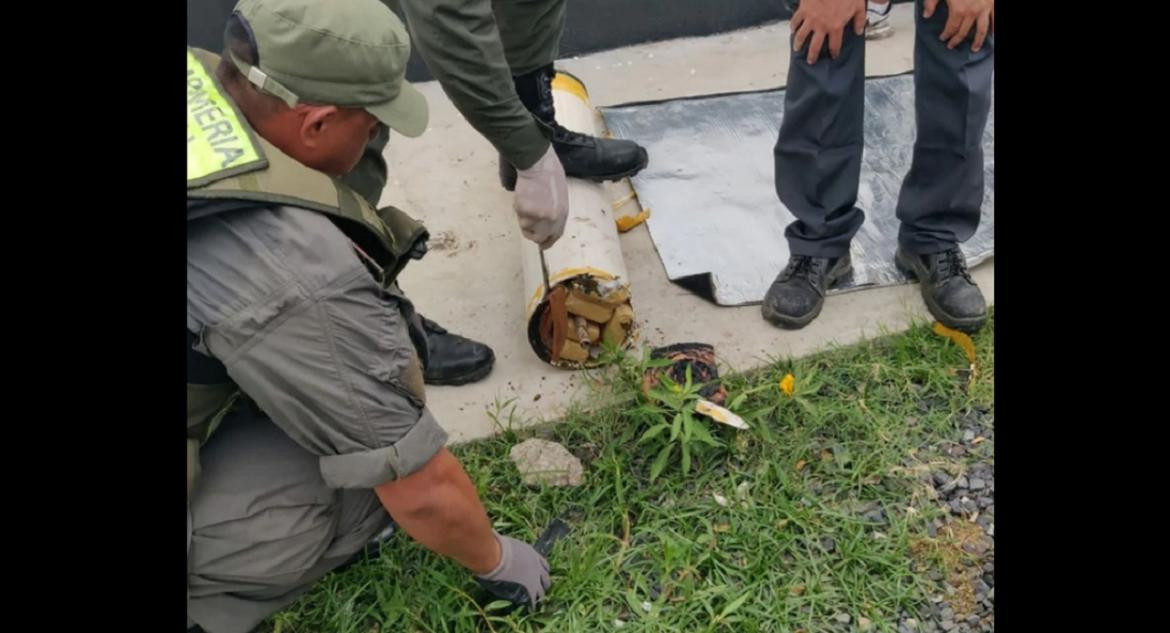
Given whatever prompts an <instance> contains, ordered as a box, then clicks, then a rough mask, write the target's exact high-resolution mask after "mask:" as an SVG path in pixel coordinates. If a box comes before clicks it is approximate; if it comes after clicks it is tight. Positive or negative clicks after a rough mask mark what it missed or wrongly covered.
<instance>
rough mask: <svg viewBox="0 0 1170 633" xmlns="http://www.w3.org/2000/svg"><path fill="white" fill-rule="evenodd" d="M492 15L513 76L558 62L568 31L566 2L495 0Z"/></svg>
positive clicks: (551, 0) (558, 0) (556, 0)
mask: <svg viewBox="0 0 1170 633" xmlns="http://www.w3.org/2000/svg"><path fill="white" fill-rule="evenodd" d="M492 12H493V13H494V14H495V16H496V26H497V27H498V28H499V29H500V42H501V43H502V44H503V45H504V57H505V58H506V59H507V60H508V66H509V67H510V68H511V69H512V76H513V77H519V76H521V75H527V74H528V73H531V72H533V71H536V70H539V69H541V68H543V67H545V66H548V65H551V64H552V63H553V61H555V60H556V58H557V53H558V52H559V51H560V47H561V34H562V33H563V32H564V30H565V0H492Z"/></svg>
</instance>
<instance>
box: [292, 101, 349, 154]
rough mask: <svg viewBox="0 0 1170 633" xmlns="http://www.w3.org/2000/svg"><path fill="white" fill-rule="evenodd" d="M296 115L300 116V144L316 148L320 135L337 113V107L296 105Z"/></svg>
mask: <svg viewBox="0 0 1170 633" xmlns="http://www.w3.org/2000/svg"><path fill="white" fill-rule="evenodd" d="M296 109H297V110H300V112H298V114H301V128H300V132H301V142H303V143H304V144H305V146H306V147H317V145H318V143H319V142H320V139H321V136H322V134H324V133H325V131H326V130H327V128H328V127H329V125H330V124H331V123H333V121H334V118H335V117H336V116H337V114H338V113H339V110H338V109H337V106H331V105H326V106H311V105H305V104H298V105H297V106H296Z"/></svg>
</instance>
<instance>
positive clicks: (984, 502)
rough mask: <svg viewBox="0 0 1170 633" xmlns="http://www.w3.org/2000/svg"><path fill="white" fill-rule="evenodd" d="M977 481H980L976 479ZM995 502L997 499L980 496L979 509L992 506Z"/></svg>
mask: <svg viewBox="0 0 1170 633" xmlns="http://www.w3.org/2000/svg"><path fill="white" fill-rule="evenodd" d="M976 481H979V480H978V479H976ZM993 503H995V500H994V499H992V498H990V497H979V509H980V510H984V509H986V508H987V507H988V506H990V505H991V504H993Z"/></svg>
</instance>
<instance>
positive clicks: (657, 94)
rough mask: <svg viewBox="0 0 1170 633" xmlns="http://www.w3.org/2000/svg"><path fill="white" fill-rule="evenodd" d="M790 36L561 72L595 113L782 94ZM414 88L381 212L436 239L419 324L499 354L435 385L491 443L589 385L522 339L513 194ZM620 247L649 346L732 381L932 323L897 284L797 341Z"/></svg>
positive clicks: (902, 25)
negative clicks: (414, 223)
mask: <svg viewBox="0 0 1170 633" xmlns="http://www.w3.org/2000/svg"><path fill="white" fill-rule="evenodd" d="M913 6H914V5H912V4H900V5H896V6H895V7H894V9H893V15H892V16H891V18H890V21H891V23H892V24H893V27H894V29H895V34H894V35H893V36H892V37H889V38H887V39H884V40H878V41H874V42H869V43H868V50H867V52H866V71H867V73H868V74H870V75H887V74H893V73H899V72H905V71H908V70H910V69H911V68H912V67H913V44H914V16H913V13H912V11H913ZM788 39H789V29H788V23H787V22H782V23H778V24H773V25H768V26H764V27H760V28H754V29H747V30H743V31H737V32H734V33H725V34H722V35H714V36H710V37H704V38H695V39H682V40H672V41H668V42H659V43H654V44H645V45H640V46H633V47H629V48H623V49H618V50H613V51H606V52H603V53H597V54H594V55H589V56H584V57H579V58H573V59H565V60H562V61H560V62H558V67H559V68H563V69H565V70H567V71H569V72H571V73H573V74H574V75H576V76H578V77H580V78H581V79H582V80H583V81H584V82H585V85H586V86H587V87H588V89H589V93H590V97H591V99H592V101H593V103H594V105H597V106H604V105H610V104H618V103H625V102H630V101H642V100H647V99H665V98H673V97H682V96H688V95H701V94H712V93H718V92H733V91H742V90H757V89H762V88H773V87H778V86H782V85H783V84H784V82H785V77H786V74H787V70H788V54H787V46H788V44H787V42H788ZM418 87H419V88H420V90H422V91H423V93H424V94H425V95H426V96H427V99H428V101H429V103H430V107H431V127H430V129H429V130H428V131H427V133H426V134H424V135H423V136H422V137H421V138H418V139H406V138H403V137H401V136H396V137H394V138H393V139H392V141H391V143H390V146H389V147H388V148H387V151H386V157H387V161H388V162H389V165H390V185H389V186H388V187H387V191H386V193H385V195H384V197H383V200H382V203H383V204H394V205H396V206H399V207H400V208H402V209H403V210H405V211H407V212H408V213H411V214H412V215H414V216H415V217H417V218H419V219H420V220H422V221H423V222H425V223H426V225H427V227H428V228H429V229H430V231H431V235H432V238H433V242H432V247H431V253H430V254H429V255H427V257H426V258H425V259H424V260H423V261H422V262H416V263H414V264H411V265H410V266H408V267H407V269H406V272H405V273H404V274H403V278H402V287H403V289H404V290H405V291H406V292H407V294H408V295H409V296H411V297H412V298H413V300H414V301H415V303H416V305H417V307H418V308H419V310H420V311H421V312H422V313H423V314H425V315H427V316H428V317H430V318H432V319H434V320H436V321H438V322H439V323H441V324H443V325H445V326H447V327H449V328H450V329H452V330H453V331H455V332H458V333H460V334H464V335H466V336H469V337H472V338H474V339H477V340H480V341H484V342H486V343H488V344H490V345H491V346H492V347H493V348H494V349H495V351H496V357H497V360H496V368H495V370H494V371H493V372H492V374H491V375H490V376H489V377H488V378H487V379H486V380H484V381H482V382H480V383H477V384H473V385H466V386H462V387H432V388H429V389H428V402H429V404H430V406H431V408H432V410H433V411H434V413H435V415H436V416H437V417H438V419H439V421H440V422H442V424H443V425H444V427H445V428H446V429H447V430H448V431H449V432H450V434H451V440H452V441H453V442H463V441H467V440H472V439H476V438H482V437H485V436H488V435H490V434H492V433H493V432H494V431H495V430H496V425H495V422H493V420H492V418H491V417H490V416H489V415H488V413H489V412H491V411H495V410H496V409H497V405H505V404H506V403H512V404H514V405H515V409H514V416H513V418H512V419H513V420H514V421H515V423H517V424H521V423H534V422H539V421H541V420H551V419H556V418H557V417H559V416H560V415H561V413H562V412H563V411H564V408H565V406H566V405H567V404H569V403H570V402H571V401H572V400H573V398H574V396H575V395H576V394H577V393H578V391H579V389H580V386H581V382H582V378H583V377H582V375H581V374H580V373H576V372H569V371H563V370H557V369H553V368H551V367H549V366H547V365H545V364H544V363H542V362H540V360H539V359H537V357H536V355H535V354H533V353H532V350H531V348H530V347H529V345H528V342H527V340H526V338H525V335H524V314H523V311H524V296H523V293H524V291H523V288H522V285H523V284H522V280H521V273H520V251H519V246H518V245H519V240H520V239H521V237H520V232H519V229H518V227H517V225H516V218H515V215H514V214H513V212H512V208H511V200H512V196H511V194H509V193H508V192H505V191H504V190H503V189H502V188H501V187H500V186H499V183H498V180H497V176H496V153H495V151H494V150H493V149H492V147H491V146H490V145H489V144H488V143H487V141H485V140H483V138H481V137H480V136H479V135H478V134H477V133H476V132H475V130H473V129H472V128H471V126H470V125H468V124H467V122H466V121H464V120H463V117H462V116H461V115H460V114H459V113H458V112H457V111H456V110H455V108H454V107H453V106H452V105H451V103H450V101H449V100H448V99H447V98H446V96H445V95H444V94H443V92H442V90H441V89H440V88H439V86H438V84H437V83H435V82H427V83H423V84H418ZM696 151H699V148H696ZM650 159H651V160H655V157H653V156H651V158H650ZM659 160H661V158H659ZM606 186H607V188H608V189H609V191H610V193H612V197H613V199H615V200H616V199H618V198H620V197H621V196H622V195H623V194H624V193H625V192H627V191H629V188H628V185H627V184H626V183H609V184H607V185H606ZM621 240H622V250H623V252H624V254H625V260H626V265H627V267H628V269H629V272H630V275H631V278H632V280H631V281H632V287H633V303H634V309H635V311H636V313H637V317H638V319H639V321H641V323H642V336H643V341H644V342H645V343H648V344H651V345H663V344H668V343H674V342H681V341H703V342H707V343H711V344H713V345H715V348H716V351H717V353H718V354H719V356H720V358H721V360H722V361H723V363H724V365H725V367H724V368H723V370H724V371H742V370H747V369H751V368H753V367H757V366H759V365H762V364H764V363H766V362H767V361H768V359H770V358H783V357H795V356H802V355H805V354H808V353H810V352H813V351H816V350H819V349H822V348H824V347H825V346H827V345H829V344H830V343H842V344H844V343H850V342H854V341H857V340H859V339H861V338H863V337H872V336H876V335H879V334H880V333H881V332H882V331H883V330H888V331H898V330H901V329H904V328H905V327H906V326H907V325H908V323H909V322H910V321H911V320H912V319H928V318H929V314H928V313H927V311H926V307H925V306H924V305H923V303H922V299H921V297H920V295H919V291H918V286H917V285H913V286H899V287H894V288H879V289H873V290H864V291H859V292H853V293H849V294H845V295H841V296H834V297H830V298H829V299H828V300H827V302H826V304H825V308H824V312H823V313H822V314H821V316H820V317H819V318H818V319H817V320H816V321H815V322H814V323H813V324H812V325H810V326H808V327H807V328H805V329H803V330H799V331H795V332H793V331H784V330H779V329H777V328H774V327H772V326H771V325H769V324H768V323H767V322H765V321H764V320H763V319H762V318H761V316H760V309H759V306H744V307H738V308H721V307H717V306H716V305H714V304H712V303H708V302H707V301H705V300H703V299H701V298H699V297H697V296H695V295H693V294H691V293H690V292H688V291H686V290H684V289H683V288H680V287H678V286H676V285H674V284H672V283H671V282H669V281H668V280H667V279H666V274H665V272H664V271H663V268H662V263H661V262H660V261H659V259H658V256H657V254H656V253H655V251H654V246H653V244H652V242H651V241H650V236H649V234H648V233H647V231H646V228H645V226H641V227H638V228H636V229H634V230H633V231H631V232H629V233H626V234H624V235H622V237H621ZM777 272H779V271H777ZM974 276H975V279H976V281H977V282H978V283H979V285H980V287H981V288H982V289H983V292H984V294H985V295H986V296H987V299H988V302H989V303H993V302H994V299H995V283H994V262H989V263H987V264H984V265H983V266H980V267H979V268H977V269H975V270H974ZM507 408H508V409H510V408H511V407H510V406H509V407H507ZM503 421H505V422H506V420H503Z"/></svg>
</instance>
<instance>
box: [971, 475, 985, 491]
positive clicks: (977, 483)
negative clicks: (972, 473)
mask: <svg viewBox="0 0 1170 633" xmlns="http://www.w3.org/2000/svg"><path fill="white" fill-rule="evenodd" d="M986 487H987V482H985V481H983V480H982V479H979V478H978V477H975V478H973V479H971V490H983V489H984V488H986Z"/></svg>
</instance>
